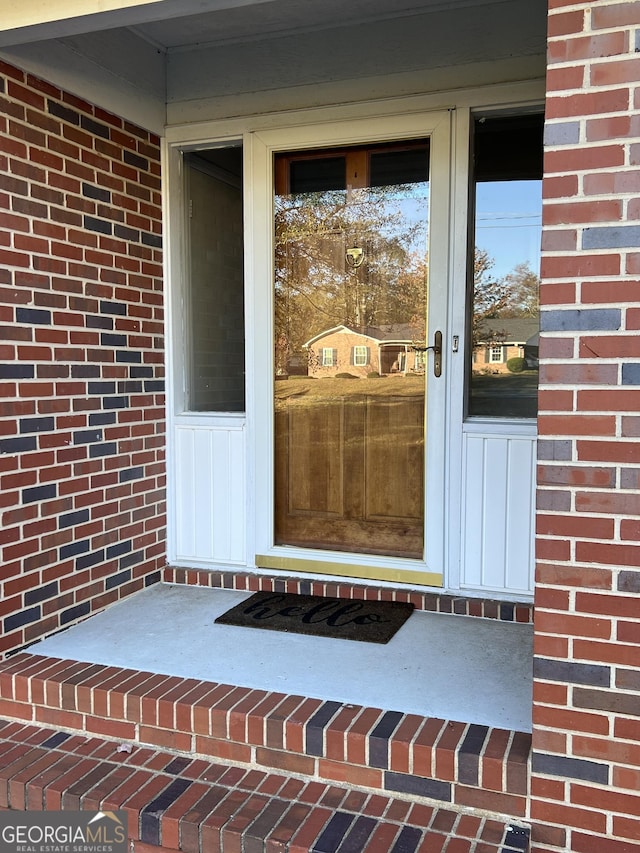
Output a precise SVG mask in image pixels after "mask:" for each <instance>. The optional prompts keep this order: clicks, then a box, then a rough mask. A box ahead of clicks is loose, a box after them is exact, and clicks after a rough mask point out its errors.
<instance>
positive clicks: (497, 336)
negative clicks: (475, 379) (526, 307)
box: [473, 317, 539, 373]
mask: <svg viewBox="0 0 640 853" xmlns="http://www.w3.org/2000/svg"><path fill="white" fill-rule="evenodd" d="M478 337H479V340H478V343H477V344H476V346H475V348H474V351H473V370H474V372H477V373H482V372H485V371H487V370H490V371H491V372H492V373H507V372H508V368H507V362H508V361H509V359H510V358H524V359H526V361H527V367H531V368H534V367H535V368H537V366H538V337H539V335H538V321H537V320H533V319H530V318H521V317H517V318H505V319H497V320H485V321H484V322H483V324H482V326H481V327H480V329H479V330H478Z"/></svg>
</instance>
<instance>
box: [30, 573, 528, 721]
mask: <svg viewBox="0 0 640 853" xmlns="http://www.w3.org/2000/svg"><path fill="white" fill-rule="evenodd" d="M249 595H251V593H249V592H239V591H233V590H223V589H210V588H202V587H193V586H186V585H181V584H180V585H169V584H158V585H155V586H153V587H150V588H149V589H147V590H144V591H142V592H140V593H137V594H136V595H134V596H132V597H130V598H129V599H127V600H125V601H123V602H120V603H118V604H115V605H112V606H111V607H110V608H109V609H107V610H106V611H103V612H102V613H99V614H97V615H95V616H92V617H91V618H89V619H87V620H86V621H84V622H82V623H80V624H79V625H75V626H73V627H71V628H69V629H67V630H66V631H63V632H61V633H59V634H57V635H55V636H52V637H49V638H48V639H46V640H43V641H41V642H38V643H36V644H34V645H32V646H31V647H30V648H29V649H28V651H29V652H31V653H34V654H39V655H45V656H48V657H54V658H64V659H67V660H77V661H86V662H87V663H97V664H104V665H112V666H118V667H126V668H129V669H139V670H144V671H147V672H156V673H160V674H165V675H175V676H180V677H184V678H196V679H200V680H203V681H210V682H221V683H226V684H234V685H237V686H240V687H248V688H254V689H264V690H270V691H278V692H281V693H288V694H296V695H301V696H307V697H313V698H320V699H328V700H335V701H339V702H342V703H347V704H349V703H352V704H355V705H362V706H368V707H374V708H383V709H389V710H394V711H402V712H404V713H413V714H418V715H421V716H425V717H436V718H441V719H445V720H458V721H463V722H468V723H477V724H480V725H488V726H493V727H499V728H503V729H511V730H516V731H522V732H529V731H531V702H532V660H533V630H532V626H531V625H528V624H520V623H514V622H500V621H498V620H494V619H482V618H477V617H469V616H459V615H447V614H441V613H430V612H425V611H415V612H414V613H413V614H412V615H411V617H410V618H409V620H408V621H407V622H406V623H405V624H404V625H403V627H402V628H400V630H399V631H398V632H397V634H396V635H395V636H394V637H393V638H392V639H391V641H390V642H389V643H388V644H386V645H380V644H377V643H364V642H354V641H349V640H333V639H327V638H323V637H309V636H304V635H301V634H291V633H280V632H275V631H268V630H259V629H255V628H239V627H235V626H227V625H216V624H215V622H214V620H215V619H216V617H217V616H219V615H220V614H221V613H224V612H225V611H226V610H228V609H229V608H231V607H233V606H235V605H236V604H238V603H239V602H241V601H242V600H244V599H245V598H248V597H249Z"/></svg>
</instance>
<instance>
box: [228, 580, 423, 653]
mask: <svg viewBox="0 0 640 853" xmlns="http://www.w3.org/2000/svg"><path fill="white" fill-rule="evenodd" d="M412 611H413V604H406V603H404V602H401V601H363V600H361V599H359V598H358V599H353V598H324V597H323V596H320V595H296V594H295V593H291V592H256V593H254V595H252V596H251V597H250V598H247V599H246V600H245V601H243V602H242V603H241V604H237V605H236V606H235V607H232V608H231V609H230V610H227V612H226V613H223V614H222V616H218V618H217V619H216V620H215V621H216V622H217V623H219V624H221V625H238V626H240V627H243V628H264V629H267V630H269V631H284V632H287V633H293V634H311V635H312V636H314V637H333V638H334V639H338V640H360V641H362V642H364V643H388V642H389V640H390V639H391V638H392V637H393V635H394V634H395V633H396V631H397V630H398V629H399V628H401V627H402V625H403V624H404V623H405V622H406V620H407V619H408V618H409V616H411V613H412Z"/></svg>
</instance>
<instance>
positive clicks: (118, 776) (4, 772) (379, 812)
mask: <svg viewBox="0 0 640 853" xmlns="http://www.w3.org/2000/svg"><path fill="white" fill-rule="evenodd" d="M0 745H1V749H0V809H2V810H15V811H22V810H25V809H29V810H37V811H39V810H58V809H64V810H69V811H77V810H80V809H82V810H98V809H102V810H117V809H123V810H124V811H126V812H127V817H128V829H129V832H128V834H129V839H130V840H131V842H130V850H131V851H132V853H151V851H153V853H162V851H165V853H169V851H171V853H173V851H177V850H179V851H183V853H219V851H225V853H239V851H240V850H242V851H243V853H276V851H279V853H307V851H322V853H334V851H338V849H339V850H340V851H342V853H387V851H388V852H389V853H439V851H445V850H446V851H447V853H465V851H467V853H469V851H476V853H507V851H518V853H523V851H526V850H528V849H529V829H528V827H526V826H524V825H517V826H514V825H511V824H509V823H506V824H505V822H504V821H499V820H495V819H493V818H490V817H486V816H482V815H477V814H470V813H463V812H457V811H452V810H449V809H446V808H438V807H435V806H433V805H428V804H423V803H417V802H411V801H402V800H399V799H394V798H390V797H385V796H382V795H380V794H376V793H371V792H367V791H362V790H355V789H350V788H348V787H344V786H338V785H330V784H327V783H322V782H316V781H308V780H302V779H296V778H292V777H291V776H285V775H283V774H278V773H273V772H268V771H265V770H258V769H255V768H254V769H252V768H248V769H247V768H239V767H234V766H232V765H228V764H221V763H213V762H210V761H208V760H203V759H201V758H193V757H189V756H176V755H175V754H173V753H170V752H166V751H162V750H156V749H153V748H148V747H144V746H138V745H135V746H133V748H132V751H131V752H130V753H127V752H120V751H119V750H118V745H117V743H114V742H113V741H109V740H105V739H103V738H99V737H95V736H94V737H92V736H83V735H75V734H69V733H67V732H64V731H60V730H55V729H51V728H46V727H36V726H30V725H21V724H19V723H12V722H7V721H3V720H0Z"/></svg>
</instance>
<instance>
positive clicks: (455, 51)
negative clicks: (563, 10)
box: [0, 0, 547, 133]
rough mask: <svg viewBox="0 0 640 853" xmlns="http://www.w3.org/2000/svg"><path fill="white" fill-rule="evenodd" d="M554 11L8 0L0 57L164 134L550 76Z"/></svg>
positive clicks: (396, 3) (443, 3)
mask: <svg viewBox="0 0 640 853" xmlns="http://www.w3.org/2000/svg"><path fill="white" fill-rule="evenodd" d="M546 17H547V3H546V0H348V2H346V0H141V2H135V0H56V2H49V3H43V2H42V0H0V56H2V57H3V58H5V59H6V60H7V61H8V62H13V63H14V64H15V65H18V66H19V67H21V68H24V69H25V70H27V71H30V72H32V73H34V74H36V75H37V76H40V77H43V78H45V79H47V80H49V81H50V82H52V83H54V84H57V85H58V86H60V87H61V88H63V89H66V90H68V91H71V92H73V93H74V94H76V95H79V96H80V97H83V98H85V99H87V100H89V101H92V102H95V103H98V104H100V105H101V106H103V107H104V108H105V109H108V110H111V111H112V112H114V113H116V114H118V115H121V116H123V117H125V118H128V119H130V120H132V121H134V122H136V123H138V124H141V125H143V126H144V127H146V128H148V129H151V130H154V131H156V132H159V133H161V132H162V129H163V127H164V126H165V125H166V124H175V123H184V122H190V121H199V120H202V119H205V120H206V119H207V118H217V117H222V116H225V115H239V114H247V113H251V112H252V111H258V112H263V111H267V112H269V111H273V110H282V109H295V108H299V107H304V106H318V105H324V104H330V103H336V102H337V101H343V102H346V101H349V100H358V99H359V98H361V97H364V98H370V97H392V96H395V95H404V94H412V93H416V92H424V91H436V90H438V89H440V90H443V89H454V88H460V87H464V86H478V85H482V84H484V83H495V82H499V83H502V82H512V81H519V80H527V79H534V78H536V77H537V78H539V79H542V77H543V76H544V63H545V59H544V57H545V52H546ZM461 69H464V70H461ZM434 71H438V73H436V74H434V73H433V72H434ZM354 81H355V82H354ZM367 81H368V82H367Z"/></svg>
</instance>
